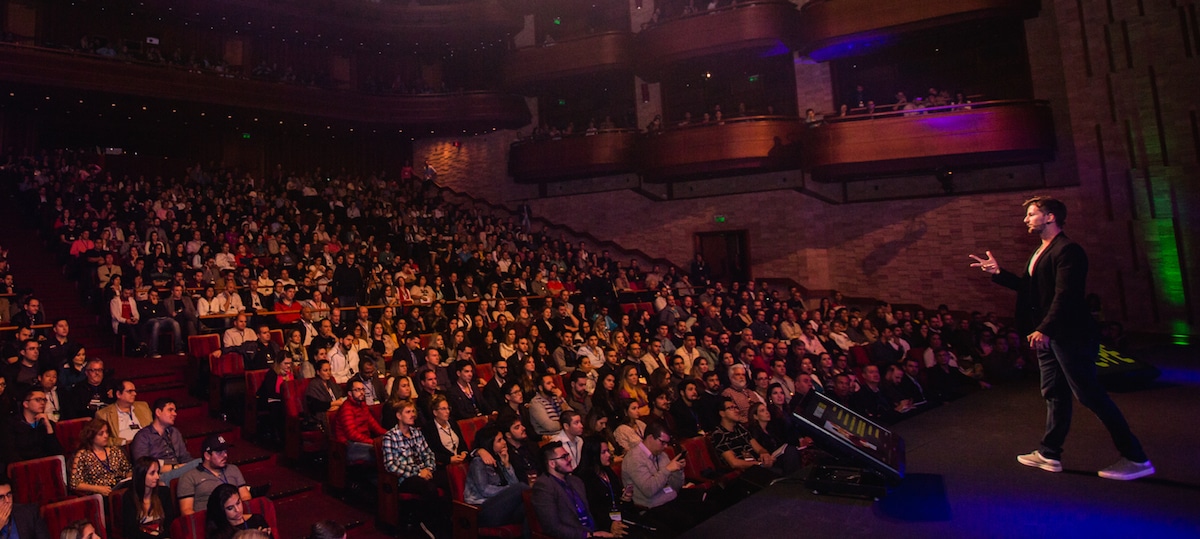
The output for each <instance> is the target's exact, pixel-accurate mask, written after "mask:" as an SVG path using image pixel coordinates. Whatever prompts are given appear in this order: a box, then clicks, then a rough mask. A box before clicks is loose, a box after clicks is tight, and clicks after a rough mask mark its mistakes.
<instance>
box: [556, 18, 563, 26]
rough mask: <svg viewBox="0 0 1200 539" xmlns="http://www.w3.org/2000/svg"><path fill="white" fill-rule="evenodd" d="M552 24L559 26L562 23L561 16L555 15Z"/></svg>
mask: <svg viewBox="0 0 1200 539" xmlns="http://www.w3.org/2000/svg"><path fill="white" fill-rule="evenodd" d="M554 25H555V26H560V25H562V17H555V18H554Z"/></svg>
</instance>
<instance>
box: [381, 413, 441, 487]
mask: <svg viewBox="0 0 1200 539" xmlns="http://www.w3.org/2000/svg"><path fill="white" fill-rule="evenodd" d="M383 465H384V467H385V468H387V471H388V472H390V473H393V474H396V475H397V476H399V477H400V482H401V483H403V482H404V480H405V479H408V478H409V477H413V476H416V475H419V474H420V473H421V470H423V469H425V468H428V469H430V470H434V469H436V468H437V461H436V460H435V459H434V456H433V450H432V449H430V448H429V444H428V443H427V442H426V441H425V436H424V435H422V434H421V431H420V430H419V429H415V428H410V429H409V431H408V436H405V435H404V433H403V432H401V431H400V426H399V425H397V426H396V427H394V428H392V430H389V431H388V432H387V434H384V435H383Z"/></svg>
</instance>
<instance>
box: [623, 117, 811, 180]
mask: <svg viewBox="0 0 1200 539" xmlns="http://www.w3.org/2000/svg"><path fill="white" fill-rule="evenodd" d="M802 130H803V125H802V124H801V123H800V121H799V119H797V118H794V117H790V116H751V117H745V118H735V119H730V120H724V121H721V122H710V123H707V124H693V125H689V126H686V127H676V128H672V129H668V130H666V131H661V132H658V133H654V134H650V135H646V136H645V139H644V140H642V141H641V143H640V144H639V150H640V151H639V157H640V159H639V162H640V170H641V171H642V173H643V175H644V176H645V178H646V179H647V180H648V181H667V180H671V179H676V178H687V177H704V176H717V175H724V174H733V173H738V172H754V171H763V170H776V169H788V168H799V165H800V160H799V152H798V148H797V140H798V137H799V136H800V135H801V131H802Z"/></svg>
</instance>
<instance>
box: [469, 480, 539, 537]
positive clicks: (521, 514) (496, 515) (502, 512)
mask: <svg viewBox="0 0 1200 539" xmlns="http://www.w3.org/2000/svg"><path fill="white" fill-rule="evenodd" d="M526 490H529V485H526V484H525V483H516V484H512V485H509V486H507V487H504V490H501V491H500V492H497V493H496V494H495V495H494V496H492V497H491V498H488V499H486V500H484V502H483V504H482V505H480V506H479V526H480V527H481V528H495V527H499V526H507V525H509V524H518V523H521V522H524V521H525V502H524V499H522V498H521V493H523V492H525V491H526Z"/></svg>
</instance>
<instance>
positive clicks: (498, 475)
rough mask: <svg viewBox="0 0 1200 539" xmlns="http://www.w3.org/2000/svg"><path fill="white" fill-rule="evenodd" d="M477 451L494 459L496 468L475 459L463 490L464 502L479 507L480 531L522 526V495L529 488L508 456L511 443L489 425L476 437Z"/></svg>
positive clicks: (523, 507)
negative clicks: (510, 525)
mask: <svg viewBox="0 0 1200 539" xmlns="http://www.w3.org/2000/svg"><path fill="white" fill-rule="evenodd" d="M475 447H482V448H484V449H486V450H487V451H488V453H489V454H490V455H492V457H493V460H494V464H491V465H488V464H486V463H484V461H483V459H482V458H478V457H477V458H475V459H473V460H472V461H471V466H470V469H469V471H468V474H467V482H466V485H464V487H463V501H465V502H466V503H469V504H471V505H475V506H478V507H479V525H480V527H496V526H505V525H508V524H519V523H521V522H524V521H525V506H524V504H523V503H522V498H521V496H522V494H521V493H522V492H524V491H526V490H529V485H528V484H526V483H525V482H524V481H523V480H522V478H519V477H517V473H516V471H515V470H514V469H513V466H512V463H511V461H510V456H509V454H508V442H506V441H505V440H504V433H502V432H500V429H499V428H497V427H495V426H492V425H489V426H487V427H484V428H483V429H481V430H480V431H479V433H478V434H476V435H475Z"/></svg>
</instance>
